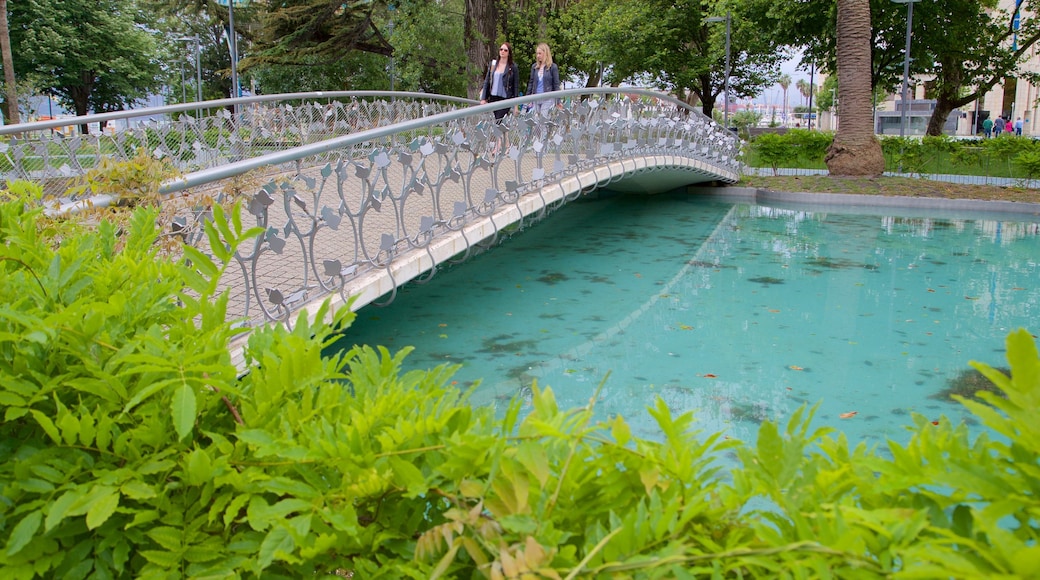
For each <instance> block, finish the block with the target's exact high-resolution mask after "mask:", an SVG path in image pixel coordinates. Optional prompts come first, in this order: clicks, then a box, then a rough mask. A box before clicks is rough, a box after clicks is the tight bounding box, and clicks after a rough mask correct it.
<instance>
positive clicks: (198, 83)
mask: <svg viewBox="0 0 1040 580" xmlns="http://www.w3.org/2000/svg"><path fill="white" fill-rule="evenodd" d="M173 40H176V41H178V42H191V43H192V52H193V53H194V54H193V56H194V57H195V101H196V102H201V101H202V64H201V61H202V59H201V58H200V54H199V35H198V34H196V35H195V36H178V37H176V38H174V39H173ZM186 84H187V81H186V80H185V79H184V61H183V60H181V102H184V103H187V102H188V96H187V93H186V89H185V85H186Z"/></svg>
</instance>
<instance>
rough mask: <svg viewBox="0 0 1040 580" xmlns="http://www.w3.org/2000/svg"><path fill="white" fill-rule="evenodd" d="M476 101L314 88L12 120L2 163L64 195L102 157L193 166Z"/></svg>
mask: <svg viewBox="0 0 1040 580" xmlns="http://www.w3.org/2000/svg"><path fill="white" fill-rule="evenodd" d="M472 104H473V101H470V100H468V99H463V98H457V97H447V96H441V95H428V94H424V93H396V94H394V96H393V98H388V95H387V93H385V92H377V91H351V92H347V91H344V92H312V93H294V94H286V95H264V96H256V97H246V98H240V99H221V100H216V101H206V102H202V103H186V104H181V105H171V106H166V107H153V108H148V109H138V110H131V111H120V112H116V113H104V114H97V115H88V116H83V117H74V118H65V119H51V120H47V121H41V122H36V123H28V124H22V125H8V126H4V127H0V171H2V173H3V177H4V179H5V180H8V181H10V180H14V179H27V180H32V181H37V182H39V183H41V184H43V185H44V191H45V193H46V194H47V195H50V196H56V197H61V196H64V195H66V193H67V192H68V190H69V189H70V188H71V187H73V186H75V185H77V183H79V182H80V180H81V179H82V178H83V176H84V175H85V174H87V172H89V171H90V170H92V169H95V168H97V167H98V166H99V165H100V164H101V162H102V160H104V159H110V160H115V161H127V160H129V159H131V158H133V157H134V156H135V155H137V154H138V153H139V152H144V154H145V155H148V156H150V157H153V158H156V159H163V160H165V161H167V162H168V163H169V164H170V165H171V166H172V167H173V168H174V169H175V170H177V171H178V172H181V173H190V172H193V171H197V170H200V169H205V168H209V167H217V166H220V165H225V164H227V163H230V162H232V161H237V160H240V159H246V158H251V157H257V156H260V155H263V154H265V153H270V152H272V151H281V150H284V149H287V148H290V147H294V146H298V145H301V144H306V143H314V142H317V141H323V140H327V139H330V138H332V137H336V136H341V135H348V134H350V133H354V132H357V131H361V130H365V129H370V128H373V127H382V126H387V125H393V124H395V123H400V122H402V121H407V120H412V119H418V118H422V117H426V116H429V115H433V114H437V113H440V112H444V111H450V110H454V109H457V108H459V107H465V106H470V105H472Z"/></svg>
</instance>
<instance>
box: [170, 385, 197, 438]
mask: <svg viewBox="0 0 1040 580" xmlns="http://www.w3.org/2000/svg"><path fill="white" fill-rule="evenodd" d="M170 410H171V411H172V412H173V426H174V428H175V429H176V430H177V438H178V439H184V438H185V437H187V436H188V434H189V433H191V429H192V427H194V426H195V416H196V415H195V413H196V408H195V389H193V388H191V385H189V384H188V383H181V385H180V386H179V387H178V388H177V389H176V390H175V391H174V392H173V403H172V404H171V408H170Z"/></svg>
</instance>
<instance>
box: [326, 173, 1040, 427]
mask: <svg viewBox="0 0 1040 580" xmlns="http://www.w3.org/2000/svg"><path fill="white" fill-rule="evenodd" d="M853 211H859V213H851V212H853ZM897 211H898V210H891V209H887V210H877V209H875V210H869V211H868V210H842V211H836V210H835V209H834V208H833V207H828V208H826V211H819V210H814V209H813V208H811V207H803V208H790V207H767V206H755V205H748V204H746V203H742V204H733V203H729V202H725V201H719V200H718V199H710V198H704V197H696V196H690V195H686V194H683V193H675V194H669V195H659V196H653V197H627V196H618V197H613V198H606V199H599V200H594V201H581V202H576V203H572V204H570V205H569V206H567V207H565V208H563V209H561V210H560V211H559V212H557V213H556V214H554V215H553V216H552V217H551V218H549V219H547V220H545V221H544V222H543V223H540V224H538V225H536V226H534V227H532V228H530V229H529V230H527V231H525V232H523V233H522V234H521V235H518V236H515V237H514V238H513V239H511V240H509V241H508V242H507V243H505V244H504V245H502V246H500V247H497V248H495V249H494V250H492V251H490V252H488V253H486V254H484V255H481V256H479V257H477V258H475V259H473V260H471V261H469V262H467V263H464V264H462V265H460V266H457V267H455V268H453V269H451V270H449V271H445V272H441V273H439V274H438V275H437V276H435V277H434V278H433V279H432V281H430V282H429V283H427V284H426V285H423V286H413V287H408V288H406V289H404V290H403V291H402V292H400V293H399V295H398V297H397V299H396V300H395V302H394V303H393V304H392V305H391V306H390V307H388V308H383V309H380V308H376V307H366V308H365V309H363V310H361V311H360V312H359V313H358V320H357V322H356V323H355V325H354V327H353V328H351V329H350V330H349V332H348V335H347V336H346V337H345V339H344V344H346V343H349V344H355V343H365V344H382V345H385V346H388V347H389V348H391V350H396V349H399V348H401V347H403V346H405V345H412V346H415V347H416V350H415V352H414V353H413V354H412V355H411V356H410V357H409V358H408V364H409V365H411V366H410V368H428V367H431V366H434V365H438V364H443V363H449V364H459V365H461V368H460V370H459V372H458V374H457V375H456V380H457V381H458V384H459V386H460V387H464V386H466V385H470V384H473V383H474V382H477V381H480V386H479V387H478V388H477V389H476V391H475V394H474V402H475V403H476V404H488V405H503V402H504V401H508V400H509V399H510V398H511V397H513V396H517V395H519V396H521V397H525V396H526V397H529V394H530V386H531V384H532V382H533V381H537V382H538V384H539V385H540V386H542V387H545V386H549V387H551V388H552V389H553V391H554V392H555V393H556V395H557V398H558V400H559V401H560V404H561V406H562V407H574V406H579V405H584V404H586V403H587V402H588V400H589V398H590V397H591V396H592V394H593V393H594V392H595V390H596V387H597V386H598V385H599V384H600V383H601V382H602V381H603V380H604V377H607V376H608V374H609V378H607V380H606V383H605V386H604V388H603V390H602V392H601V393H600V400H599V401H597V403H596V404H597V409H598V412H599V413H600V415H601V416H603V417H607V416H611V415H614V414H622V415H624V416H625V417H626V418H627V419H629V420H630V422H632V424H633V429H634V431H637V432H638V433H639V434H640V435H641V436H644V437H655V436H656V426H655V425H654V424H653V423H652V422H651V421H650V419H649V416H648V414H647V413H646V412H645V408H646V407H647V406H648V405H650V404H652V402H653V400H654V398H655V397H660V398H661V399H662V400H663V401H664V402H665V403H666V404H667V405H668V406H669V408H671V409H672V410H673V411H675V412H677V413H678V412H683V411H687V410H693V411H695V412H696V415H697V417H698V419H699V422H700V423H699V424H700V425H701V428H702V429H703V430H705V431H709V432H714V431H720V430H721V431H725V432H726V433H727V435H729V436H731V437H737V438H741V439H745V440H749V439H753V438H754V435H755V432H756V430H757V427H758V425H759V424H760V423H761V422H762V421H763V420H766V419H781V420H782V419H785V418H786V417H788V416H789V415H790V414H791V412H792V411H793V410H794V409H796V408H797V407H798V406H800V405H802V404H807V405H815V404H819V410H818V412H817V415H816V422H817V423H819V424H828V425H833V426H835V427H837V428H839V429H840V430H842V431H843V432H845V433H846V434H847V435H848V436H849V438H850V439H851V440H853V441H860V440H861V441H867V442H883V441H884V440H885V439H886V438H894V439H897V440H905V439H906V431H905V429H904V426H905V425H907V424H909V423H910V414H911V413H915V412H916V413H922V414H924V415H926V416H928V417H929V418H933V419H938V418H939V417H940V416H942V415H946V416H948V417H950V418H952V419H955V420H960V419H963V418H965V417H966V415H965V413H963V412H962V411H961V408H960V407H959V405H956V404H954V403H951V402H949V399H948V398H944V397H936V396H934V395H935V394H936V393H939V392H941V391H942V390H943V389H946V388H948V386H949V383H950V381H951V380H953V379H954V378H955V377H957V376H958V375H959V374H960V373H962V372H963V371H964V370H965V369H967V368H968V361H969V360H978V361H982V362H985V363H988V364H991V365H994V366H1006V361H1005V360H1004V339H1005V337H1006V335H1007V333H1008V332H1009V331H1010V330H1012V329H1014V328H1018V327H1022V326H1024V327H1027V328H1028V327H1029V325H1031V324H1035V323H1033V321H1034V320H1040V317H1038V314H1040V311H1038V310H1040V291H1038V288H1037V283H1038V280H1040V236H1038V232H1040V225H1038V224H1037V223H1035V222H1029V221H1015V220H1014V219H1001V220H996V219H970V217H956V218H950V217H920V216H914V217H900V216H899V215H897V214H896V212H897ZM1030 330H1032V331H1033V332H1037V329H1036V328H1031V329H1030Z"/></svg>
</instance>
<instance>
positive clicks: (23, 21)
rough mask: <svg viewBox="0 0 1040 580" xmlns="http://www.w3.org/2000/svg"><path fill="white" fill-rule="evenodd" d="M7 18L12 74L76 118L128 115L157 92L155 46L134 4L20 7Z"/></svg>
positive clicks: (77, 1)
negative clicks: (136, 104)
mask: <svg viewBox="0 0 1040 580" xmlns="http://www.w3.org/2000/svg"><path fill="white" fill-rule="evenodd" d="M10 18H11V22H12V26H11V41H12V44H13V45H14V46H17V50H16V51H14V54H15V57H14V61H15V64H14V66H15V68H16V69H18V70H21V71H24V74H26V76H27V77H28V78H29V79H30V80H32V81H34V82H35V83H36V84H37V85H38V86H39V87H40V88H41V89H42V90H43V92H44V93H46V94H49V95H52V96H56V97H57V98H58V101H59V102H60V103H61V105H62V106H63V107H65V108H66V109H69V110H72V111H74V112H75V113H76V114H77V115H85V114H87V113H88V112H97V113H100V112H107V111H114V110H119V109H124V108H128V107H129V106H130V105H132V104H133V103H134V102H136V101H138V100H140V99H143V98H144V97H146V96H147V95H148V94H150V93H153V92H154V91H156V90H158V88H159V84H160V83H159V74H160V70H159V65H158V63H157V59H156V47H155V39H154V38H153V37H152V36H151V35H150V34H149V33H148V32H147V31H146V30H145V29H144V28H143V27H142V26H140V25H139V24H140V23H141V22H142V21H143V15H142V14H139V13H138V12H137V10H136V5H135V3H134V2H133V0H33V1H32V2H16V3H14V4H12V5H11V14H10ZM82 129H83V130H84V131H85V130H86V127H85V126H84V127H82Z"/></svg>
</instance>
